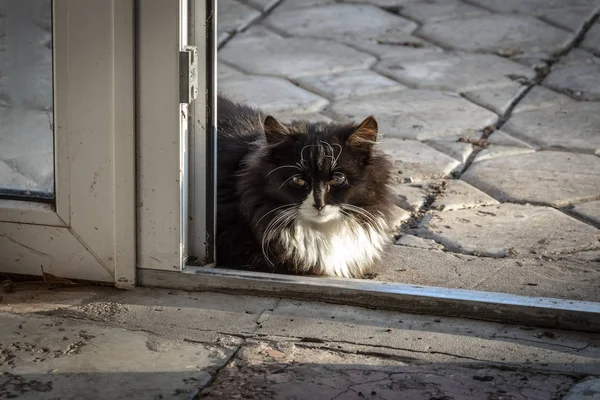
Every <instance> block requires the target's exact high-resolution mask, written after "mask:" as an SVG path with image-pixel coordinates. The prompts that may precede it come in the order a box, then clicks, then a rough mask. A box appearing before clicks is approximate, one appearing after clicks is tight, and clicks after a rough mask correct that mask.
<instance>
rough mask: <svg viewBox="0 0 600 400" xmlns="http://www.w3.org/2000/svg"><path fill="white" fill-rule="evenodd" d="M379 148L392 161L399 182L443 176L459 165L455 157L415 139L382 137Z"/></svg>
mask: <svg viewBox="0 0 600 400" xmlns="http://www.w3.org/2000/svg"><path fill="white" fill-rule="evenodd" d="M381 149H382V150H383V151H384V152H385V153H386V154H388V156H389V157H390V158H391V160H392V161H393V163H394V172H395V174H394V176H395V177H396V179H398V180H399V181H400V182H414V181H422V180H428V179H435V178H444V177H446V176H448V175H449V174H450V173H451V172H452V171H454V170H455V169H456V167H458V166H459V165H460V163H459V162H458V161H456V160H455V159H453V158H451V157H449V156H447V155H445V154H443V153H440V152H439V151H437V150H435V149H433V148H431V147H429V146H427V145H426V144H424V143H421V142H419V141H416V140H402V139H383V140H382V143H381Z"/></svg>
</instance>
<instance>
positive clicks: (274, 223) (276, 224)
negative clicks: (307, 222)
mask: <svg viewBox="0 0 600 400" xmlns="http://www.w3.org/2000/svg"><path fill="white" fill-rule="evenodd" d="M297 216H298V210H297V209H295V208H291V207H290V208H288V209H285V210H283V211H282V212H281V213H279V215H277V216H276V217H275V218H273V219H272V220H271V222H270V223H269V224H268V225H267V227H266V228H265V230H264V232H263V235H262V238H261V248H262V252H263V255H264V257H265V260H266V261H267V263H268V264H269V265H270V266H271V267H274V266H275V264H274V263H273V262H272V261H271V259H270V258H269V250H270V248H269V244H270V243H271V241H272V240H273V239H275V238H276V237H277V236H278V235H277V234H278V233H279V231H280V228H281V227H282V226H285V225H286V224H287V223H289V222H293V221H295V219H296V218H297Z"/></svg>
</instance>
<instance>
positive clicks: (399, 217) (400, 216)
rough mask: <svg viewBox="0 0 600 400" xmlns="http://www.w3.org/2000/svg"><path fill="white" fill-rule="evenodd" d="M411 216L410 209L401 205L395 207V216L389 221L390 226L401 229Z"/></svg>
mask: <svg viewBox="0 0 600 400" xmlns="http://www.w3.org/2000/svg"><path fill="white" fill-rule="evenodd" d="M409 218H410V213H409V212H408V211H406V210H403V209H402V208H400V207H395V208H394V213H393V217H392V218H391V220H390V221H388V224H389V225H390V228H392V229H396V230H397V229H400V227H401V226H402V224H403V223H404V221H406V220H408V219H409Z"/></svg>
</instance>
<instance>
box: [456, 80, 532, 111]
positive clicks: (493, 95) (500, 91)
mask: <svg viewBox="0 0 600 400" xmlns="http://www.w3.org/2000/svg"><path fill="white" fill-rule="evenodd" d="M523 90H525V87H524V86H523V85H520V84H518V83H511V84H509V85H506V86H503V87H495V88H484V89H475V90H468V91H466V92H464V93H463V95H464V96H465V98H467V99H468V100H469V101H472V102H473V103H475V104H477V105H478V106H481V107H484V108H487V109H488V110H491V111H493V112H495V113H496V114H498V115H503V114H504V113H506V111H507V110H508V108H509V107H510V105H511V104H512V103H513V102H514V101H515V100H516V99H517V97H518V96H519V94H520V93H521V92H522V91H523Z"/></svg>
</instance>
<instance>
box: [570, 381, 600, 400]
mask: <svg viewBox="0 0 600 400" xmlns="http://www.w3.org/2000/svg"><path fill="white" fill-rule="evenodd" d="M562 400H600V379H598V378H589V379H585V380H583V381H582V382H578V383H576V384H575V385H573V387H571V389H569V392H568V393H567V394H566V395H565V396H564V397H563V398H562Z"/></svg>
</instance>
